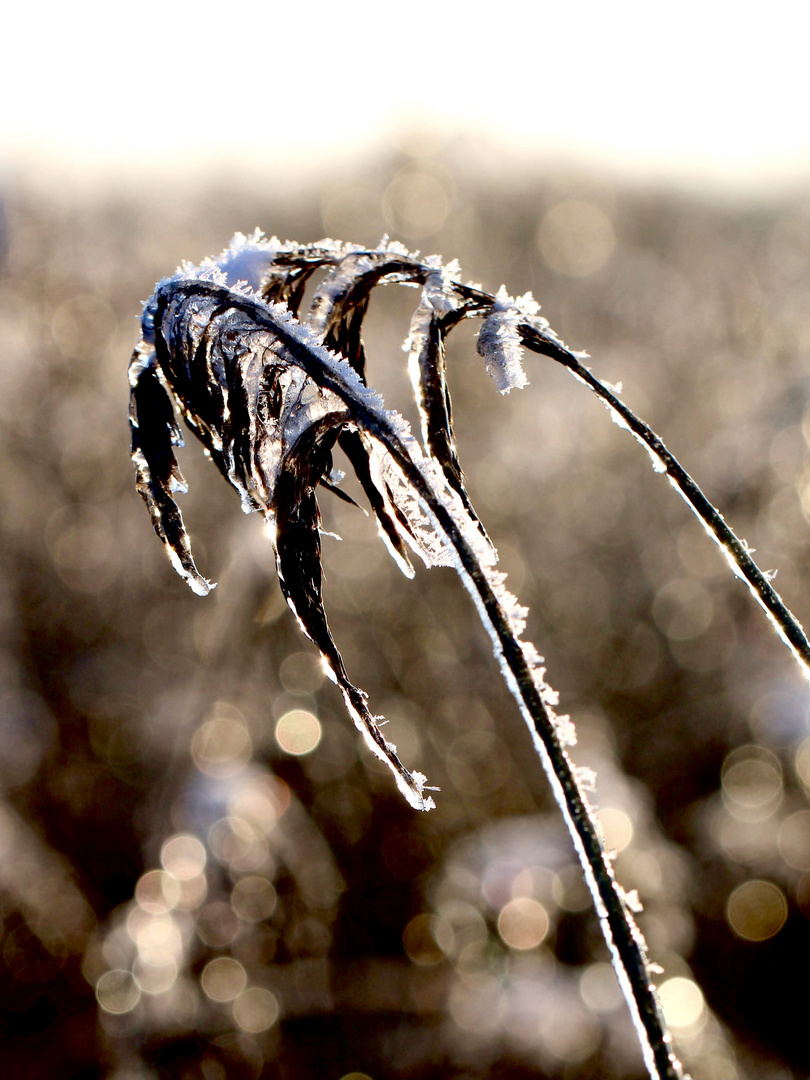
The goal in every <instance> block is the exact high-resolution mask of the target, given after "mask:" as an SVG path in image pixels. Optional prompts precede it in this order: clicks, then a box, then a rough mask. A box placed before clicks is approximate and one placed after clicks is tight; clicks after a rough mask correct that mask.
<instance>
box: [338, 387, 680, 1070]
mask: <svg viewBox="0 0 810 1080" xmlns="http://www.w3.org/2000/svg"><path fill="white" fill-rule="evenodd" d="M357 412H359V413H361V414H362V415H361V416H358V419H359V420H360V423H361V424H362V425H363V427H364V428H365V429H366V430H367V431H369V432H370V433H371V434H373V435H374V436H375V437H376V438H378V439H379V440H380V442H382V443H383V444H384V445H385V448H386V450H387V451H388V453H389V454H390V455H391V457H392V458H393V459H394V461H395V462H396V464H397V466H398V468H399V469H400V470H401V472H402V474H403V476H404V477H405V479H406V480H407V481H408V483H409V484H410V485H411V487H412V489H413V490H414V491H415V492H416V493H417V494H418V496H419V499H420V502H421V503H422V505H423V507H424V509H425V511H426V512H427V514H428V515H429V516H430V518H431V519H432V520H433V522H434V524H435V526H436V528H437V529H438V530H439V531H440V532H441V534H443V535H444V536H445V537H446V539H447V542H448V547H449V549H450V550H451V551H452V552H453V553H454V556H455V561H456V569H457V571H458V573H459V576H460V577H461V579H462V581H463V582H464V585H465V587H466V588H467V590H468V591H469V593H470V595H471V596H472V598H473V600H474V602H475V604H476V607H477V609H478V613H479V615H480V617H481V621H482V622H483V624H484V626H485V627H486V629H487V631H488V632H489V634H490V637H491V639H492V643H493V647H494V650H495V654H496V656H497V657H498V659H499V660H500V662H501V669H502V671H503V673H504V677H505V679H506V682H507V684H508V686H509V689H510V690H511V692H512V694H513V695H514V696H515V698H516V700H517V702H518V705H519V706H520V710H521V713H522V715H523V717H524V719H525V721H526V723H527V725H528V727H529V731H530V733H531V735H532V740H533V742H534V746H535V749H536V750H537V753H538V756H539V757H540V760H541V762H542V764H543V767H544V770H545V772H546V774H547V776H548V779H549V782H550V784H551V788H552V791H553V792H554V796H555V798H556V800H557V803H558V805H559V807H560V810H561V812H562V815H563V818H564V819H565V823H566V825H567V827H568V830H569V832H570V834H571V837H572V839H573V842H574V847H575V849H576V852H577V855H578V857H579V860H580V863H581V864H582V869H583V873H584V875H585V880H586V882H587V884H588V888H589V889H590V892H591V895H592V897H593V901H594V906H595V908H596V912H597V915H598V916H599V920H600V923H601V926H602V932H603V934H604V937H605V940H606V942H607V945H608V948H609V950H610V953H611V957H612V960H613V966H614V968H615V970H616V974H617V976H618V979H619V983H620V985H621V987H622V991H623V993H624V995H625V998H626V999H627V1003H628V1005H629V1007H630V1012H631V1015H632V1018H633V1021H634V1024H635V1026H636V1030H637V1032H638V1036H639V1041H640V1043H641V1049H642V1054H643V1056H644V1061H645V1064H646V1066H647V1069H648V1071H649V1073H650V1076H651V1077H653V1078H654V1080H682V1078H683V1075H684V1074H683V1070H682V1068H681V1065H680V1063H679V1061H678V1059H677V1057H676V1056H675V1054H674V1053H673V1052H672V1047H671V1037H670V1035H669V1033H668V1031H667V1029H666V1025H665V1022H664V1019H663V1016H662V1013H661V1009H660V1006H659V1004H658V1000H657V998H656V995H655V988H654V986H653V985H652V984H651V982H650V974H649V969H648V962H647V957H646V953H645V948H644V943H643V939H642V937H641V934H640V932H639V930H638V928H637V926H636V924H635V921H634V919H633V916H632V914H631V913H630V911H629V909H628V907H627V905H626V903H625V900H624V897H623V893H622V890H621V887H620V886H619V884H618V882H617V881H616V877H615V875H614V873H613V867H612V866H611V863H610V859H609V857H608V855H607V853H606V851H605V849H604V846H603V844H602V842H601V840H600V839H599V835H598V833H597V830H596V825H595V822H594V819H593V816H592V814H591V811H590V808H589V806H588V803H587V800H586V799H585V797H584V795H583V793H582V790H581V789H580V786H579V783H578V781H577V777H576V774H575V771H574V767H573V765H572V763H571V760H570V759H569V757H568V754H567V753H566V751H565V749H564V747H563V746H562V745H561V743H560V740H559V738H558V736H557V732H556V728H555V724H554V720H553V717H552V716H551V715H550V713H549V710H548V708H547V706H546V705H545V703H544V702H543V700H542V698H541V696H540V693H539V692H538V689H537V686H536V684H535V680H534V677H533V673H532V670H531V668H530V666H529V663H528V661H527V658H526V655H525V653H524V651H523V648H522V646H521V643H520V642H519V640H518V639H517V637H516V635H515V633H514V631H513V629H512V626H511V625H510V619H509V615H508V613H507V612H506V611H505V610H504V607H503V605H502V604H501V602H500V600H499V599H498V597H497V596H496V594H495V592H494V591H493V588H492V586H491V585H490V582H489V580H488V578H487V575H486V573H485V571H484V569H483V568H482V566H481V564H480V562H479V560H478V557H477V556H476V554H475V552H474V551H473V549H472V548H471V546H470V545H469V543H468V542H467V540H466V539H465V537H464V535H463V533H462V531H461V529H460V528H459V526H458V525H457V523H456V521H455V520H454V518H453V515H452V514H451V513H450V511H449V510H448V509H447V507H446V506H445V505H444V504H443V502H442V501H441V500H440V499H438V498H437V496H436V494H435V492H434V491H433V489H432V486H431V484H430V482H429V481H428V480H427V479H426V478H425V476H424V475H423V474H422V472H421V470H420V469H419V468H418V467H417V466H416V464H415V463H414V462H413V460H412V459H411V457H410V455H409V454H408V453H407V451H406V450H405V448H404V447H403V446H402V444H401V443H400V441H399V439H398V438H397V436H396V434H395V433H394V432H392V431H391V430H390V429H388V428H387V427H385V426H383V425H381V423H380V418H379V416H378V415H374V414H373V413H371V412H366V410H364V409H362V407H360V408H359V409H357V408H356V414H357Z"/></svg>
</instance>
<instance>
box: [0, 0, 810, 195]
mask: <svg viewBox="0 0 810 1080" xmlns="http://www.w3.org/2000/svg"><path fill="white" fill-rule="evenodd" d="M3 37H4V46H3V52H2V57H0V91H1V92H2V103H3V104H2V109H1V110H0V172H5V173H8V172H9V170H10V171H11V172H12V173H13V172H15V171H17V172H19V171H20V170H25V169H28V170H34V171H35V172H36V173H37V174H38V175H39V177H40V179H42V178H45V179H46V180H48V178H49V177H53V178H54V179H56V178H62V177H75V176H92V175H96V176H102V177H105V178H107V180H109V179H110V178H112V179H113V180H115V178H116V177H121V176H122V175H128V176H129V177H130V178H131V177H133V176H138V175H140V176H143V177H144V179H145V180H146V179H148V178H150V177H152V178H160V177H162V176H164V175H165V174H166V173H167V172H169V171H171V170H180V171H182V170H186V171H187V172H192V173H194V174H196V175H201V174H204V173H205V171H206V170H207V169H212V168H214V169H219V170H220V171H222V170H224V169H229V168H231V167H232V168H233V170H234V171H235V172H239V171H243V170H247V171H254V170H256V171H258V172H261V171H262V170H267V169H270V170H275V171H276V172H278V173H279V174H284V175H286V176H287V177H293V176H295V175H298V174H300V175H302V176H303V175H304V174H305V173H306V174H311V173H312V172H321V173H325V172H326V173H328V172H329V171H330V170H332V169H335V168H340V167H341V166H342V165H343V164H344V163H346V162H348V161H351V160H352V159H353V158H355V156H356V155H358V154H359V153H361V152H367V151H369V150H373V149H375V148H387V147H390V145H391V139H392V132H396V131H398V130H401V128H402V126H403V124H406V122H407V121H408V120H409V119H410V120H411V121H412V120H414V119H419V120H420V121H424V122H427V123H428V125H429V126H430V128H431V129H432V131H433V133H434V136H435V137H436V138H438V139H439V140H441V139H442V138H447V137H451V136H452V135H453V134H454V133H456V132H458V131H465V132H466V133H467V134H468V135H469V136H471V137H473V138H474V139H480V140H481V141H482V143H484V144H486V145H487V146H489V147H491V149H490V150H488V153H489V154H490V155H495V157H496V158H497V156H498V154H499V152H502V154H503V158H504V161H505V162H511V161H512V160H513V158H514V159H522V158H526V159H529V160H532V159H535V160H537V159H542V160H548V157H549V155H551V156H562V157H565V158H569V159H571V158H573V159H574V160H575V161H578V162H583V163H585V164H589V163H593V164H596V165H604V164H607V165H608V166H609V167H610V168H611V169H612V170H613V171H618V172H620V173H621V172H625V173H630V174H631V175H633V176H634V177H636V178H650V179H655V180H661V179H664V180H666V179H673V180H675V181H677V182H684V181H687V182H688V181H691V182H693V183H694V182H697V183H705V184H706V185H715V186H717V185H719V186H721V187H723V186H725V187H728V188H729V189H734V188H739V187H741V186H742V187H751V186H752V185H753V186H756V185H761V186H765V187H767V186H774V185H782V184H784V183H790V182H794V183H795V182H798V181H799V180H801V179H804V178H806V177H810V119H808V112H810V77H809V76H808V71H810V63H808V59H807V56H808V47H809V46H810V3H807V2H804V0H802V2H798V0H797V2H794V3H786V2H783V0H777V2H775V3H773V2H772V3H767V4H763V3H762V2H761V0H760V2H759V3H756V4H753V3H751V4H748V3H725V2H715V3H713V2H712V0H703V2H702V3H695V2H692V0H684V2H678V3H672V4H662V3H652V2H650V0H644V2H639V0H628V2H625V3H622V2H609V0H601V2H581V3H576V2H574V0H556V2H554V3H544V2H542V0H535V2H534V3H532V2H531V0H520V2H516V0H490V2H489V3H479V2H477V0H466V2H465V0H433V2H432V3H431V2H425V0H399V2H397V3H391V2H390V0H378V2H377V3H371V2H368V0H336V2H334V3H323V2H321V0H309V2H307V0H294V2H289V3H287V4H281V3H279V2H278V0H263V2H261V3H259V2H256V0H242V2H241V3H238V2H224V3H223V2H222V0H220V2H219V3H213V2H211V0H198V2H179V0H131V2H130V3H123V4H120V5H112V4H109V3H107V2H105V3H99V2H95V0H77V2H75V3H59V4H55V3H52V2H51V0H46V2H45V3H43V4H41V5H34V4H29V5H25V6H24V5H23V4H22V3H15V4H14V5H13V6H12V8H11V11H10V12H9V13H7V14H5V15H4V17H3Z"/></svg>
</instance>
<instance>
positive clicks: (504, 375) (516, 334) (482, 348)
mask: <svg viewBox="0 0 810 1080" xmlns="http://www.w3.org/2000/svg"><path fill="white" fill-rule="evenodd" d="M529 295H530V294H527V296H529ZM522 299H523V300H524V302H525V300H526V298H525V297H524V298H522ZM532 303H533V301H532ZM522 321H523V317H522V314H521V311H520V310H519V308H518V306H517V303H516V301H514V300H513V299H512V297H510V296H509V295H508V293H507V292H506V289H505V287H504V286H503V285H501V287H500V289H499V290H498V295H497V296H496V298H495V303H494V304H493V306H492V311H491V312H490V314H489V315H488V316H487V318H486V319H484V322H483V323H482V325H481V329H480V331H479V334H478V346H477V348H478V352H479V354H480V355H481V356H483V358H484V367H485V368H486V371H487V374H488V375H489V376H490V377H491V379H492V380H493V382H494V383H495V385H496V386H497V388H498V390H499V391H500V393H501V394H508V393H509V391H510V390H516V389H522V388H523V387H524V386H528V384H529V380H528V378H527V377H526V372H525V371H524V370H523V364H522V359H523V348H522V346H521V343H520V324H521V322H522Z"/></svg>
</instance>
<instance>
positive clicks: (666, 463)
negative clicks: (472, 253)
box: [524, 327, 810, 680]
mask: <svg viewBox="0 0 810 1080" xmlns="http://www.w3.org/2000/svg"><path fill="white" fill-rule="evenodd" d="M526 329H530V328H528V327H527V328H526ZM524 343H525V344H526V346H527V347H528V348H530V349H534V351H536V352H542V353H544V354H545V355H550V356H552V357H553V359H555V360H557V361H558V362H559V363H561V364H562V365H563V366H564V367H566V368H568V370H569V371H570V372H571V374H572V375H573V376H574V377H575V378H576V379H578V380H579V381H580V382H583V383H585V385H586V386H588V387H590V389H591V390H593V392H594V393H595V394H596V396H597V397H598V398H599V399H600V400H601V401H602V402H603V403H604V404H605V405H606V406H607V408H608V409H609V410H610V412H611V414H612V415H613V418H614V419H615V420H616V422H617V423H618V424H619V426H620V427H626V428H627V429H628V430H629V431H630V432H631V433H632V434H633V435H634V436H635V437H636V439H638V441H639V442H640V443H641V444H642V445H643V446H645V447H646V448H647V450H648V452H649V453H650V456H651V457H652V459H653V465H654V467H655V468H656V471H657V472H661V473H665V474H666V475H667V476H668V477H669V481H670V483H671V484H672V486H673V487H674V488H675V490H676V491H677V492H678V494H679V495H680V496H681V497H682V498H683V500H684V501H685V502H686V504H687V506H688V507H689V509H690V510H691V511H692V512H693V513H694V514H695V516H696V517H697V518H698V520H699V521H700V523H701V525H702V526H703V528H704V529H705V530H706V532H707V533H708V534H709V536H711V537H712V539H713V540H714V541H715V542H716V543H717V545H718V546H719V547H720V549H721V551H722V552H723V554H724V555H725V557H726V559H727V561H728V563H729V566H730V567H731V569H732V571H733V572H734V574H735V575H736V576H737V577H738V578H741V579H742V580H743V581H744V582H745V583H746V585H747V586H748V588H749V589H750V590H751V592H752V593H753V595H754V597H755V598H756V600H757V602H758V603H759V604H760V605H761V606H762V607H763V608H764V609H765V612H766V613H767V615H768V618H769V619H770V620H771V622H772V623H773V625H774V626H775V628H776V631H777V633H778V634H779V636H780V637H781V638H782V640H783V641H784V642H785V644H786V645H787V646H788V648H789V649H790V651H791V652H792V653H793V656H794V658H795V660H796V663H797V664H798V665H799V667H800V668H801V670H802V674H803V675H804V676H805V678H807V679H808V680H810V641H808V638H807V635H806V634H805V632H804V628H803V627H802V625H801V623H800V622H799V620H798V619H797V618H796V616H795V615H794V614H793V612H792V611H791V610H790V609H789V608H788V607H787V605H786V604H785V602H784V601H783V600H782V597H781V596H780V595H779V593H778V592H777V591H776V589H774V587H773V586H772V585H771V583H770V581H769V580H768V577H767V576H766V575H765V574H764V573H763V572H762V570H760V568H759V567H758V566H757V564H756V563H755V562H754V560H753V559H752V558H751V552H750V549H749V547H748V545H747V544H746V543H745V541H744V540H741V539H740V538H739V537H738V536H737V534H736V533H735V532H734V530H733V529H731V528H730V527H729V526H728V525H727V524H726V522H725V519H724V518H723V516H722V514H721V513H720V512H719V511H718V510H717V509H716V508H715V507H714V506H713V505H712V504H711V503H710V502H709V500H708V499H707V498H706V496H705V495H704V493H703V491H702V490H701V489H700V487H699V486H698V485H697V484H696V483H695V481H694V480H693V479H692V477H691V476H690V475H689V473H688V472H687V471H686V469H684V468H683V466H682V465H681V464H680V462H679V461H678V460H677V458H676V457H675V456H674V455H673V454H672V453H671V452H670V451H669V450H668V449H667V447H666V446H665V444H664V442H663V440H662V439H661V438H660V437H659V436H658V435H656V433H655V432H654V431H653V430H652V428H651V427H650V426H649V424H646V423H645V422H644V421H643V420H641V419H640V418H639V417H638V416H636V414H635V413H634V412H633V411H632V409H630V408H628V406H627V405H625V403H624V402H623V401H622V400H621V399H620V398H619V397H617V396H616V394H615V393H613V391H612V390H611V389H610V388H609V387H608V386H606V385H605V384H604V383H603V382H601V381H600V380H599V379H598V378H597V377H596V376H595V375H594V374H593V372H592V371H590V370H589V369H588V368H587V367H585V365H584V364H582V363H581V362H580V361H579V360H578V359H577V357H576V356H575V355H574V354H573V353H571V352H570V351H569V350H567V349H555V350H553V351H552V350H550V349H549V344H548V341H547V340H545V339H543V338H540V337H539V336H537V337H534V336H531V335H529V334H526V335H525V336H524Z"/></svg>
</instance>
